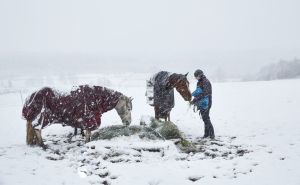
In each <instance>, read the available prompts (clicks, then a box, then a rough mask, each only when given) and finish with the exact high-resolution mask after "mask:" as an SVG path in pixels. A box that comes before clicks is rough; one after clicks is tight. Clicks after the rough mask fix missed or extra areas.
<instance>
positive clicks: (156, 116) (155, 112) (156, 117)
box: [154, 107, 159, 120]
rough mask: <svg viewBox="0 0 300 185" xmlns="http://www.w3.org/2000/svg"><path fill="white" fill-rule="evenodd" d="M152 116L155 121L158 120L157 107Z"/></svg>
mask: <svg viewBox="0 0 300 185" xmlns="http://www.w3.org/2000/svg"><path fill="white" fill-rule="evenodd" d="M154 115H155V116H154V117H155V119H157V120H159V117H158V109H157V107H154Z"/></svg>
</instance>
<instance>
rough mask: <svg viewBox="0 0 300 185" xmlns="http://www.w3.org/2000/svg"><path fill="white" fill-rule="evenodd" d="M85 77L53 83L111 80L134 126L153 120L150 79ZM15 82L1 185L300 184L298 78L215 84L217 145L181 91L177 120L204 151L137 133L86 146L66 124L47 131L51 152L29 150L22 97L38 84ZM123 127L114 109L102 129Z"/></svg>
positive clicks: (1, 139)
mask: <svg viewBox="0 0 300 185" xmlns="http://www.w3.org/2000/svg"><path fill="white" fill-rule="evenodd" d="M81 77H82V78H80V76H79V78H77V80H76V83H74V82H72V81H69V82H62V81H61V80H60V79H59V78H57V79H56V78H52V80H51V83H50V86H55V87H57V88H58V89H63V90H68V89H70V88H71V87H72V85H74V84H79V83H90V84H99V85H103V84H105V83H106V85H107V86H108V87H110V88H112V89H115V90H118V91H120V92H123V93H124V94H126V95H128V96H132V97H133V98H134V100H133V112H132V118H133V121H132V124H134V125H139V123H140V120H141V118H144V117H148V116H153V114H154V113H153V108H152V107H150V106H149V105H147V104H146V98H145V96H144V95H145V90H146V89H145V88H146V86H145V80H146V78H147V77H148V75H143V74H122V75H121V74H120V75H98V76H97V75H83V76H81ZM24 79H25V78H24ZM191 81H192V79H191ZM49 82H50V81H49ZM192 82H193V83H192V84H191V89H194V86H195V83H194V81H192ZM12 85H13V88H14V90H15V91H11V92H8V91H7V92H8V93H1V94H0V117H1V122H0V125H1V129H0V164H1V165H0V185H28V184H32V185H37V184H43V185H48V184H49V185H50V184H51V185H53V184H65V185H69V184H70V185H77V184H78V185H85V184H101V183H102V184H122V185H127V184H128V185H129V184H130V185H132V184H139V185H142V184H145V185H163V184H167V185H169V184H170V185H173V184H179V185H182V184H266V185H269V184H291V185H296V184H300V170H299V169H298V166H299V164H300V116H299V114H300V111H299V110H300V109H299V106H300V96H299V94H300V80H282V81H268V82H263V81H262V82H228V83H214V84H213V106H212V109H211V119H212V123H213V125H214V127H215V133H216V136H217V137H216V140H215V141H210V140H203V139H201V136H202V135H203V122H202V120H200V117H199V115H198V114H197V113H194V112H193V111H192V109H191V108H189V106H188V104H187V102H184V101H183V99H182V98H181V97H180V96H179V94H178V93H176V97H175V98H176V102H175V108H174V109H173V111H172V112H171V120H172V121H173V122H174V123H176V125H177V126H178V127H179V129H180V130H181V131H182V132H183V133H184V134H185V136H186V138H187V139H188V140H189V141H191V142H194V143H196V144H197V147H202V149H203V150H202V151H203V152H199V153H182V152H180V151H179V150H178V149H177V148H176V146H175V145H174V143H173V142H172V141H162V140H159V141H153V140H146V139H140V138H138V137H136V136H130V137H125V136H123V137H119V138H114V139H112V140H103V141H93V142H90V143H87V144H85V143H84V142H83V139H82V138H81V137H80V136H76V137H73V138H70V133H72V132H73V129H71V128H69V127H62V126H60V125H51V126H49V127H47V128H46V129H44V130H43V138H44V140H45V142H46V144H48V146H49V149H47V150H43V149H41V148H39V147H28V146H26V144H25V120H23V119H22V118H21V109H22V101H23V100H22V99H24V98H25V97H26V96H27V95H28V94H30V93H31V92H33V90H35V89H37V88H38V87H39V86H38V85H35V84H33V85H32V86H30V84H29V83H27V82H26V80H23V81H22V80H20V79H19V81H18V83H15V82H14V81H12ZM40 85H41V86H43V85H47V81H44V82H43V83H41V84H40ZM0 88H1V87H0ZM6 88H7V87H6ZM20 90H22V91H21V92H22V93H20ZM3 92H4V91H3ZM21 95H22V96H21ZM22 97H23V98H22ZM118 124H121V121H120V118H119V117H118V115H117V113H116V111H114V110H113V111H110V112H107V113H105V114H104V115H103V117H102V125H101V127H106V126H109V125H118Z"/></svg>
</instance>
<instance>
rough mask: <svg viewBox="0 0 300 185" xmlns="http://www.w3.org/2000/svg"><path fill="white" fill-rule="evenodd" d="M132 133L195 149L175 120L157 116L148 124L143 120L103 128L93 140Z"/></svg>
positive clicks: (185, 149) (182, 147)
mask: <svg viewBox="0 0 300 185" xmlns="http://www.w3.org/2000/svg"><path fill="white" fill-rule="evenodd" d="M131 135H138V136H139V137H140V138H141V139H144V138H146V139H150V140H166V139H167V140H172V141H174V143H175V145H176V146H177V147H178V148H179V149H180V150H181V151H184V152H191V151H194V150H195V146H194V145H193V144H192V143H190V142H189V141H187V140H185V139H184V136H183V134H182V133H181V132H180V130H179V129H178V127H177V126H176V125H175V124H174V123H173V122H170V121H167V122H163V121H160V120H157V119H155V118H151V119H150V122H149V123H148V124H146V123H145V122H141V123H140V126H138V125H133V126H123V125H113V126H109V127H104V128H101V129H99V130H97V131H96V132H94V133H93V134H92V137H91V140H92V141H96V140H106V139H112V138H115V137H120V136H131Z"/></svg>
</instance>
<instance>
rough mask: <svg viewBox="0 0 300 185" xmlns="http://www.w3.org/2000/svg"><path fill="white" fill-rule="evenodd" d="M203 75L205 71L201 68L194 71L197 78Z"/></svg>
mask: <svg viewBox="0 0 300 185" xmlns="http://www.w3.org/2000/svg"><path fill="white" fill-rule="evenodd" d="M203 76H204V73H203V71H202V70H200V69H197V70H196V71H195V72H194V77H195V78H196V79H197V80H200V79H201V78H202V77H203Z"/></svg>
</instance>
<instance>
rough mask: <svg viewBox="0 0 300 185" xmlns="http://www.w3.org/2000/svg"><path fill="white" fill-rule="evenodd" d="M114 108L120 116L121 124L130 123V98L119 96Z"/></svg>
mask: <svg viewBox="0 0 300 185" xmlns="http://www.w3.org/2000/svg"><path fill="white" fill-rule="evenodd" d="M115 109H116V110H117V112H118V115H119V116H120V118H121V120H122V123H123V125H126V126H127V125H130V123H131V111H132V98H128V97H126V96H124V95H123V96H121V97H120V99H119V102H118V104H117V105H116V107H115Z"/></svg>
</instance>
